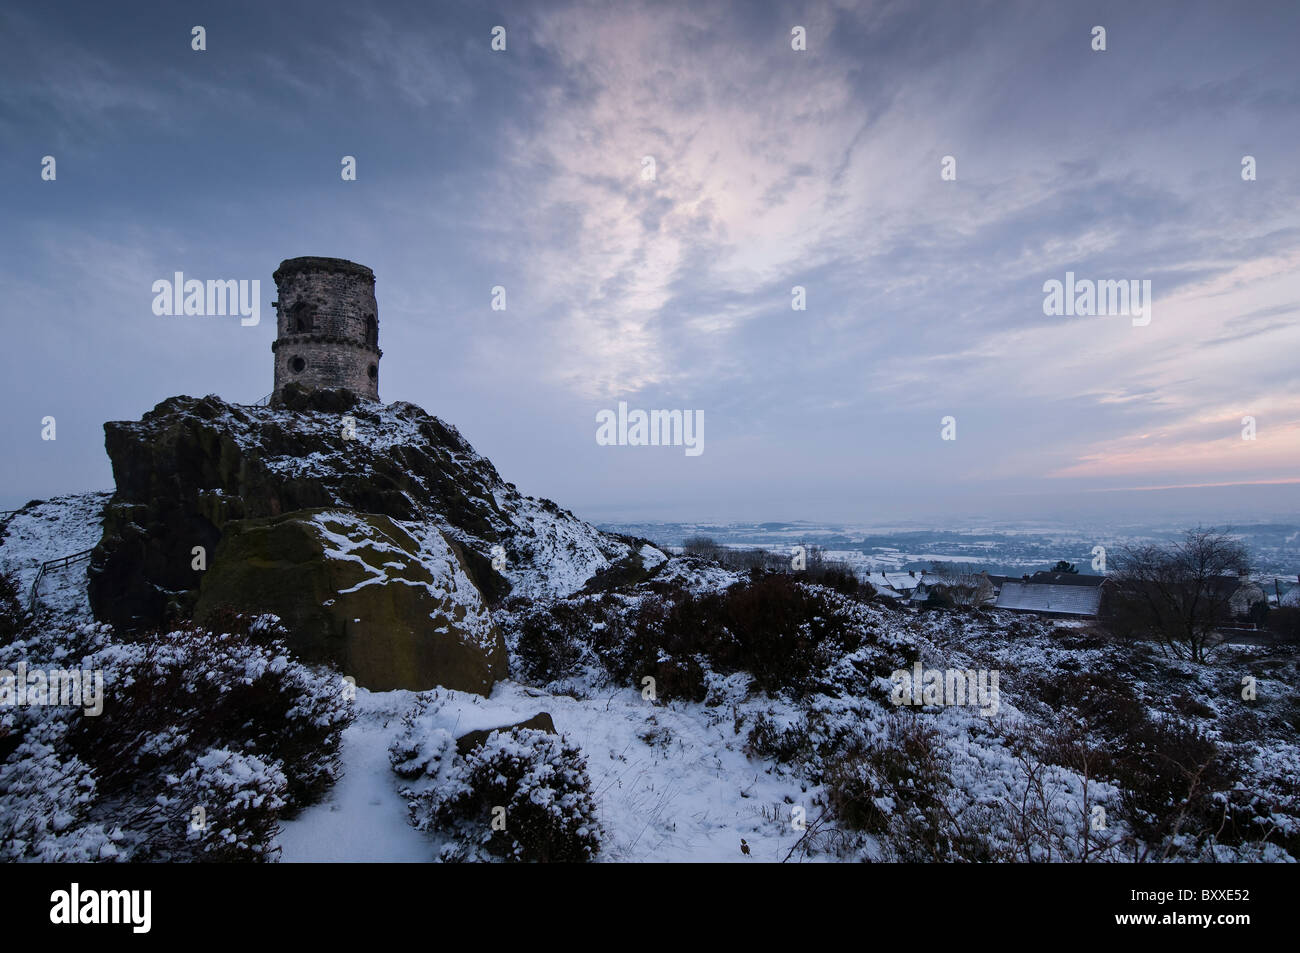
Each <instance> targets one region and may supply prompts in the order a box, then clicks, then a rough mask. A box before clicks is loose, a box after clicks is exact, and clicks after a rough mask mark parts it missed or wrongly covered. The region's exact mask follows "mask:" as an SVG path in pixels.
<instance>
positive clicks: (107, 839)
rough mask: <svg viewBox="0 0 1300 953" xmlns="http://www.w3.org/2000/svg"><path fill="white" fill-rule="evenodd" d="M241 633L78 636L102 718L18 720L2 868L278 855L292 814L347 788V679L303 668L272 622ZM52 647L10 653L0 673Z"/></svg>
mask: <svg viewBox="0 0 1300 953" xmlns="http://www.w3.org/2000/svg"><path fill="white" fill-rule="evenodd" d="M230 628H232V629H234V630H235V631H211V630H208V629H204V628H197V627H190V628H186V629H181V630H178V631H174V632H154V633H149V634H146V635H144V636H142V637H140V638H139V639H138V640H137V641H133V642H128V643H113V642H110V641H108V639H109V637H111V634H112V633H111V630H108V629H107V628H106V627H97V626H86V627H83V630H84V631H82V632H80V633H78V634H77V636H76V637H75V638H72V639H70V640H68V642H67V644H71V645H76V644H86V645H89V646H91V647H92V651H89V652H88V653H87V654H85V655H84V656H82V657H80V659H79V660H78V658H77V657H75V656H67V655H66V650H64V651H65V657H63V658H62V659H61V660H60V661H58V662H56V663H53V665H56V666H57V667H61V668H78V669H80V670H82V671H101V672H102V674H103V710H102V713H100V714H99V715H97V716H93V715H89V716H88V715H85V714H83V711H82V709H81V708H72V707H66V706H65V707H18V708H14V709H11V710H10V711H9V712H8V713H7V714H6V715H5V722H4V728H5V730H6V731H7V733H8V734H7V737H5V738H4V739H3V741H4V742H5V743H6V746H7V747H9V748H10V750H9V753H8V756H7V757H6V758H5V759H4V761H3V763H2V764H0V859H6V860H24V859H41V860H97V859H123V860H186V859H214V860H215V859H220V860H236V859H270V858H271V856H272V851H271V848H270V844H271V841H272V839H273V836H272V835H273V834H274V831H275V825H276V822H277V820H278V818H279V817H280V816H281V814H282V812H283V811H285V810H289V809H294V808H297V807H300V806H302V805H303V804H306V803H309V802H310V801H311V800H313V799H315V798H316V797H318V796H319V794H320V793H321V792H322V791H323V790H324V789H325V788H326V787H327V786H328V785H329V784H330V783H332V781H333V780H334V778H335V776H336V774H337V770H338V747H339V739H340V734H341V732H342V730H343V728H344V727H345V726H346V724H347V722H348V721H349V720H350V718H351V705H350V703H349V702H348V701H347V696H346V695H345V693H344V691H343V690H342V688H343V686H342V683H341V681H340V680H339V678H338V677H337V676H335V675H332V674H329V673H325V672H319V671H314V670H311V669H308V668H306V667H305V666H303V665H302V664H300V663H299V662H297V661H294V660H293V659H291V658H290V656H289V654H288V651H287V649H286V647H285V645H284V642H283V636H284V634H285V633H284V630H283V629H281V628H280V627H279V626H278V624H277V623H276V622H275V621H274V620H273V619H272V618H270V617H263V618H257V619H243V620H237V621H236V624H232V625H231V626H230ZM50 644H51V643H50V640H47V641H46V642H42V643H33V644H30V645H23V644H17V645H15V646H11V647H10V649H9V651H8V654H7V655H6V654H4V653H0V668H8V669H10V670H13V669H14V668H15V665H16V661H17V660H18V659H19V658H21V659H23V660H26V661H27V663H28V665H29V666H33V665H36V664H38V663H36V662H35V661H33V659H32V658H31V657H30V653H32V652H33V651H51V649H50ZM20 652H21V654H20ZM41 664H44V663H41ZM52 667H53V666H52Z"/></svg>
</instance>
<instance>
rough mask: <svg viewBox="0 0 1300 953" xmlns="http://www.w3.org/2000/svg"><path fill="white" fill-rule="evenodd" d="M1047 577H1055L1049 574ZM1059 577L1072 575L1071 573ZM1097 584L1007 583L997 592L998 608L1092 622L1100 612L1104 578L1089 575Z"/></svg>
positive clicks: (996, 603) (996, 606) (995, 604)
mask: <svg viewBox="0 0 1300 953" xmlns="http://www.w3.org/2000/svg"><path fill="white" fill-rule="evenodd" d="M1050 575H1057V574H1056V573H1051V574H1050ZM1061 575H1073V574H1072V573H1068V574H1061ZM1086 578H1088V579H1095V580H1097V581H1096V582H1087V583H1077V582H1069V583H1065V582H1032V581H1023V580H1022V581H1021V582H1008V583H1005V584H1004V585H1003V586H1002V588H1001V590H1000V591H999V592H998V598H997V601H996V602H995V603H994V604H993V605H994V608H997V609H1008V610H1010V611H1012V612H1038V613H1041V614H1043V615H1066V616H1083V617H1085V618H1090V619H1095V618H1096V617H1097V613H1098V611H1099V610H1100V609H1101V593H1102V585H1103V583H1104V582H1105V579H1106V577H1105V576H1089V577H1086Z"/></svg>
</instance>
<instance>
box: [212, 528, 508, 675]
mask: <svg viewBox="0 0 1300 953" xmlns="http://www.w3.org/2000/svg"><path fill="white" fill-rule="evenodd" d="M228 609H233V610H237V611H242V612H259V613H261V612H270V613H274V614H275V615H277V616H279V617H280V619H281V621H282V622H284V623H285V627H286V628H287V629H288V631H289V640H288V641H289V645H290V648H292V649H293V650H294V651H295V652H296V653H297V654H298V655H299V656H300V657H301V658H303V659H305V660H307V661H312V662H330V663H333V664H334V665H336V666H337V667H338V668H339V670H340V671H341V672H342V673H343V674H345V675H350V676H352V677H353V678H355V679H356V683H357V684H358V685H361V686H362V687H364V688H369V689H373V690H375V691H389V690H391V689H396V688H405V689H410V690H411V691H424V690H425V689H429V688H433V687H435V686H438V685H442V686H444V687H447V688H455V689H459V690H461V691H467V692H478V693H479V694H483V695H486V694H488V693H489V692H490V691H491V689H492V684H493V682H495V681H496V680H497V679H498V678H501V677H503V676H505V674H506V672H507V666H508V662H507V657H506V648H505V642H504V641H503V640H502V638H501V635H500V633H498V632H497V630H496V627H495V626H494V625H493V624H492V617H491V614H490V613H489V612H488V610H487V607H486V606H485V605H484V604H483V600H482V598H481V597H480V596H479V592H478V589H477V588H475V586H474V584H473V583H472V582H471V581H470V579H469V576H468V575H467V574H466V573H465V568H464V565H463V564H462V563H461V561H460V559H459V558H458V557H457V556H456V554H455V552H453V551H452V549H451V547H450V546H449V545H448V544H447V542H446V541H445V540H444V539H443V536H442V534H441V533H440V532H439V531H438V530H437V529H435V528H433V527H432V526H429V525H428V524H425V523H402V522H398V521H396V520H393V519H391V518H390V517H387V516H380V515H376V514H363V513H356V512H351V511H332V510H298V511H295V512H293V513H290V514H287V515H285V516H277V517H269V518H261V519H248V520H239V521H236V522H233V523H229V524H227V526H226V527H225V531H224V533H223V535H222V539H221V543H220V545H219V546H218V547H217V550H216V553H215V555H214V558H213V560H212V563H211V564H210V566H209V568H208V570H207V571H206V572H205V573H204V574H203V583H202V586H201V589H200V593H199V599H198V603H197V605H196V606H195V612H194V615H195V618H196V620H197V621H199V622H201V623H202V622H207V621H209V620H210V619H212V618H214V617H217V616H219V615H220V614H221V613H222V612H223V611H225V610H228Z"/></svg>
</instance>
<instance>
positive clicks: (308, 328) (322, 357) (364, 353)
mask: <svg viewBox="0 0 1300 953" xmlns="http://www.w3.org/2000/svg"><path fill="white" fill-rule="evenodd" d="M274 278H275V286H276V289H277V297H278V299H279V300H277V301H276V302H275V321H276V339H275V341H274V342H273V343H272V344H271V350H272V351H273V352H274V353H275V390H274V391H273V392H272V396H271V399H272V400H277V399H278V398H279V397H280V392H281V390H282V389H283V388H284V386H285V385H286V384H301V385H303V386H304V387H308V388H317V387H329V388H343V389H346V390H350V391H352V392H353V393H355V394H359V395H360V396H362V397H367V398H369V399H371V400H378V399H379V358H380V357H381V356H382V354H383V352H382V351H380V350H379V309H378V307H376V305H375V273H374V272H373V271H371V270H370V269H369V268H367V267H366V266H365V265H358V264H357V263H356V262H352V261H346V260H344V259H342V258H290V259H287V260H286V261H282V262H280V267H279V268H277V269H276V272H275V275H274Z"/></svg>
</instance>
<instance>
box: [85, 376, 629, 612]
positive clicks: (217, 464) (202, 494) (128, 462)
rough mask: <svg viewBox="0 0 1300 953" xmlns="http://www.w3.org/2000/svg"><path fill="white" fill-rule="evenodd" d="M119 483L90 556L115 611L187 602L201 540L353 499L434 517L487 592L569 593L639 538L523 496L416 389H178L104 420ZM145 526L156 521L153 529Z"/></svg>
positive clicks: (367, 508) (359, 506) (98, 601)
mask: <svg viewBox="0 0 1300 953" xmlns="http://www.w3.org/2000/svg"><path fill="white" fill-rule="evenodd" d="M105 434H106V439H105V445H106V447H107V449H108V453H109V456H110V457H111V458H112V461H113V474H114V478H115V480H116V483H117V492H116V493H115V494H114V496H113V498H112V500H111V501H110V503H109V506H108V508H107V511H106V515H105V525H104V540H103V545H102V546H101V547H100V552H98V553H97V554H96V560H95V563H94V564H93V565H92V568H91V603H92V605H93V606H94V607H95V611H96V614H97V615H99V616H100V617H101V618H103V619H105V620H106V621H115V622H121V623H129V624H132V625H136V624H139V623H140V622H141V621H145V622H147V621H149V620H151V619H153V618H155V617H160V616H165V615H167V614H168V613H176V612H179V613H180V614H184V613H185V612H186V611H187V609H188V607H189V606H190V605H192V603H193V600H194V598H195V589H194V587H195V585H196V581H195V578H194V574H193V573H192V572H191V571H190V570H189V563H190V558H191V557H190V549H191V547H193V546H195V545H202V546H206V547H208V550H209V552H211V551H212V550H213V549H214V548H215V547H216V546H217V544H218V543H219V541H220V538H221V534H222V527H223V526H225V524H226V523H228V522H230V521H232V520H241V519H249V518H261V517H271V516H277V515H280V514H282V513H288V512H291V511H293V510H299V509H309V508H322V507H329V508H347V509H353V510H357V511H360V512H368V513H376V514H379V515H383V516H388V517H390V518H392V519H395V520H402V521H408V522H428V523H432V524H433V525H434V526H436V527H437V528H438V529H439V530H441V531H442V532H443V533H444V534H445V535H446V537H447V538H448V539H449V540H450V541H451V542H452V543H453V544H455V545H457V546H459V547H461V549H462V550H463V553H462V555H463V557H464V560H465V563H466V566H467V569H468V571H469V573H470V575H471V577H472V578H473V580H474V582H475V584H476V585H477V586H478V588H479V589H480V590H481V591H482V592H483V594H484V597H485V598H487V599H488V600H489V601H490V602H495V601H497V600H499V599H501V598H504V597H505V596H506V595H507V594H508V593H509V592H513V594H515V595H518V596H523V597H526V598H543V597H552V596H562V595H567V594H570V593H572V592H576V591H578V590H579V589H581V588H582V587H583V586H584V585H585V584H586V583H587V581H588V580H589V579H591V578H592V576H594V575H595V574H596V573H597V572H600V571H602V570H606V569H609V568H611V567H613V566H615V565H617V564H620V563H623V562H626V561H629V560H631V559H632V557H633V556H634V555H635V553H634V550H633V548H632V547H631V546H630V545H629V544H628V543H626V542H624V541H623V540H621V539H619V538H617V537H614V536H611V535H608V534H606V533H603V532H601V531H599V530H597V529H596V528H595V527H593V526H591V525H589V524H588V523H586V522H584V521H582V520H580V519H578V518H577V517H576V516H574V515H573V514H572V513H570V512H569V511H567V510H563V509H560V507H558V506H556V505H555V504H554V503H552V502H551V501H549V500H538V499H533V498H531V497H526V496H523V495H522V494H521V493H519V491H518V489H516V487H515V486H514V485H513V484H511V483H507V482H505V481H504V480H503V479H502V478H501V476H500V475H499V474H498V473H497V471H496V468H495V467H493V466H492V464H491V462H490V461H488V460H487V459H486V458H485V457H483V456H481V455H480V454H478V453H477V452H475V450H474V448H473V447H471V446H470V445H469V443H468V442H467V441H466V440H465V438H464V437H462V436H461V434H460V432H459V431H458V430H456V428H455V427H453V426H451V425H449V424H447V423H445V422H444V421H442V420H439V419H438V418H437V417H434V416H432V415H430V414H427V413H426V412H425V411H423V410H421V409H420V408H419V407H416V406H415V405H413V404H409V403H395V404H380V403H377V402H371V401H364V400H360V399H358V398H356V397H355V396H354V395H351V394H348V393H347V392H341V391H323V392H313V393H311V394H309V395H307V396H305V397H303V398H302V399H301V403H300V404H299V405H295V407H294V409H287V408H278V407H251V406H245V405H237V404H230V403H227V402H225V401H223V400H221V399H220V398H218V397H215V396H208V397H204V398H201V399H199V398H193V397H173V398H170V399H168V400H166V401H163V402H162V403H160V404H159V405H158V406H157V407H155V408H154V409H153V410H152V411H150V412H149V413H147V414H145V415H144V417H143V418H142V419H141V420H139V421H119V422H110V423H107V424H105ZM141 530H143V532H141Z"/></svg>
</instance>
